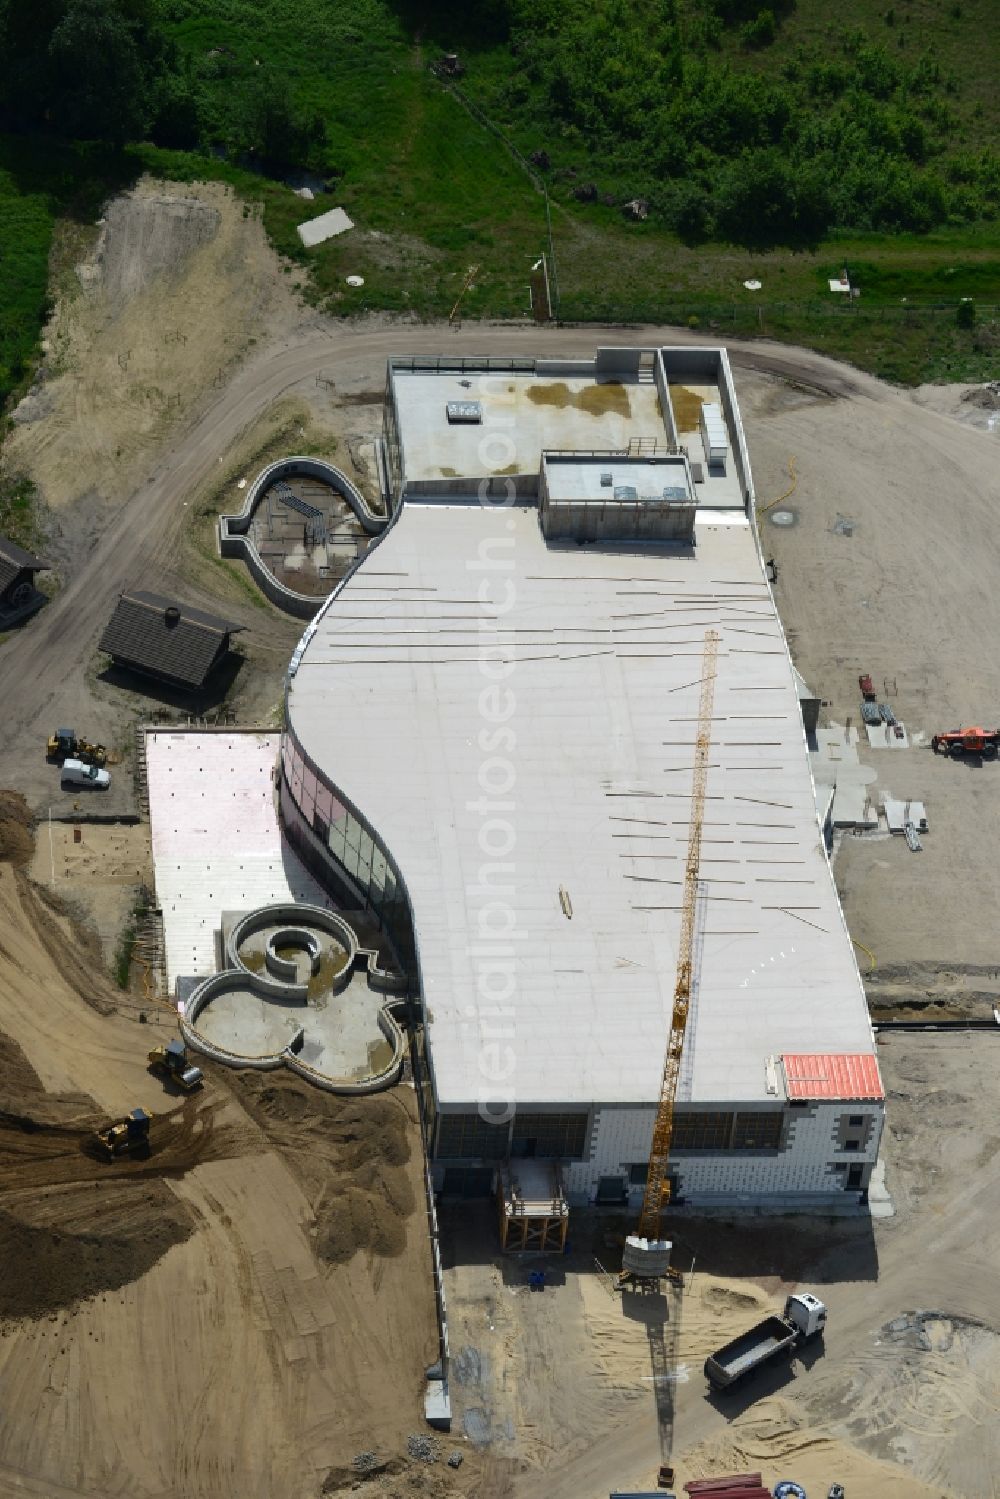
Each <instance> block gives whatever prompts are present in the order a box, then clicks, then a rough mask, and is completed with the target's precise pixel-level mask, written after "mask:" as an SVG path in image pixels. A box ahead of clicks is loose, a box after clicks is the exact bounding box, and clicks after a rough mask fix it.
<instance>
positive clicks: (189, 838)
mask: <svg viewBox="0 0 1000 1499" xmlns="http://www.w3.org/2000/svg"><path fill="white" fill-rule="evenodd" d="M278 738H279V736H278V735H277V734H256V733H242V734H240V733H231V734H228V733H227V734H219V733H211V732H205V733H198V732H197V731H190V732H178V731H175V730H163V731H161V730H156V731H153V732H150V733H148V734H147V735H146V768H147V778H148V783H149V809H150V810H149V816H150V825H151V830H152V844H153V864H154V868H155V873H156V894H157V899H158V901H159V903H160V907H161V909H162V911H163V932H164V944H165V947H166V964H167V981H168V984H169V985H170V987H171V988H172V987H173V983H174V980H175V979H176V978H177V976H178V975H180V974H198V975H200V976H202V977H207V976H208V975H209V974H210V973H214V972H215V966H216V964H215V932H216V930H217V929H218V928H219V927H221V924H222V914H223V912H224V911H253V910H256V908H257V907H258V906H268V905H274V904H276V903H277V902H280V901H287V900H297V901H306V902H308V903H310V904H311V905H319V906H323V907H325V908H326V909H330V906H331V902H330V900H329V897H328V896H327V895H326V894H325V893H324V891H323V890H322V889H321V888H320V886H319V885H318V884H317V883H316V881H315V880H314V879H313V878H312V876H311V875H310V874H308V873H307V872H306V870H305V869H304V868H303V866H302V864H301V863H300V862H299V859H298V858H297V856H296V855H295V854H294V853H293V852H292V849H291V848H290V847H289V845H288V844H287V842H286V841H285V839H284V838H283V836H282V834H281V829H280V827H279V826H278V814H277V810H276V808H275V804H274V786H273V783H272V773H273V770H274V764H275V759H276V757H277V753H278Z"/></svg>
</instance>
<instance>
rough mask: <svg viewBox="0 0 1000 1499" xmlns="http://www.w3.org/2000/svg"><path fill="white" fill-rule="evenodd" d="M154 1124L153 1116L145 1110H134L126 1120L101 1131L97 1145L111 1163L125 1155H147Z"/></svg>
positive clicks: (97, 1137) (99, 1131)
mask: <svg viewBox="0 0 1000 1499" xmlns="http://www.w3.org/2000/svg"><path fill="white" fill-rule="evenodd" d="M152 1122H153V1116H152V1114H147V1113H146V1110H145V1109H133V1110H132V1112H131V1114H128V1115H127V1116H126V1117H125V1118H124V1119H118V1120H116V1121H115V1123H114V1124H109V1125H108V1127H107V1129H99V1130H98V1131H97V1135H96V1140H97V1144H98V1146H99V1147H100V1149H101V1150H103V1151H104V1153H105V1155H106V1156H107V1157H108V1160H109V1161H116V1160H118V1159H119V1157H120V1156H123V1155H146V1154H147V1153H148V1151H149V1127H150V1125H151V1124H152Z"/></svg>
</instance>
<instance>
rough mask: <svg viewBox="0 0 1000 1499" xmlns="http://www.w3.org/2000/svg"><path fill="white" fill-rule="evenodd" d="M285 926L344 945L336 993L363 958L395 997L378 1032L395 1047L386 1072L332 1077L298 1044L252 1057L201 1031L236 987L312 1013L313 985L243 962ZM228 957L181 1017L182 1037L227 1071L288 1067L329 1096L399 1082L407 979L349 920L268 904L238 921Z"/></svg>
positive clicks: (382, 1013)
mask: <svg viewBox="0 0 1000 1499" xmlns="http://www.w3.org/2000/svg"><path fill="white" fill-rule="evenodd" d="M282 923H285V924H287V925H288V926H294V927H304V928H309V927H316V928H318V929H319V930H320V931H323V932H326V933H328V934H329V935H331V936H333V937H335V938H336V939H337V941H338V942H340V943H341V944H342V945H343V946H344V948H345V949H346V951H347V955H348V961H347V963H346V964H345V965H344V967H343V969H342V970H341V971H340V973H339V974H337V975H336V977H335V980H334V988H335V989H343V988H345V987H346V986H347V984H349V983H350V981H351V977H352V970H353V969H354V967H355V965H356V963H357V962H358V960H359V959H362V958H363V959H367V976H368V982H369V984H370V985H371V987H372V988H373V989H376V990H380V991H382V992H388V993H389V994H391V995H392V996H393V997H392V998H389V999H387V1000H386V1003H385V1004H384V1005H382V1007H381V1009H380V1010H379V1013H378V1016H377V1024H378V1028H379V1030H380V1031H381V1032H382V1034H383V1036H384V1037H385V1039H386V1040H387V1041H388V1042H389V1044H390V1046H391V1047H392V1057H391V1058H390V1060H389V1062H388V1063H387V1064H386V1066H385V1067H384V1068H382V1069H381V1071H380V1072H378V1073H373V1074H372V1075H371V1076H370V1077H365V1078H332V1077H329V1076H328V1075H327V1074H326V1073H323V1072H318V1071H317V1070H316V1068H314V1067H310V1066H309V1064H308V1062H304V1061H303V1060H302V1058H301V1057H299V1056H298V1055H297V1052H296V1048H295V1044H294V1043H292V1045H290V1046H288V1047H286V1048H285V1049H284V1050H282V1051H280V1052H275V1053H273V1054H271V1055H268V1056H246V1055H244V1054H242V1053H240V1052H235V1051H231V1050H229V1049H228V1048H226V1047H223V1046H219V1045H217V1044H216V1043H215V1042H213V1041H209V1040H208V1039H207V1037H205V1036H204V1035H202V1033H201V1031H200V1030H199V1029H198V1017H199V1015H200V1014H201V1012H202V1011H203V1010H204V1009H205V1007H206V1005H208V1004H210V1003H211V1001H212V1000H213V999H214V998H216V997H217V996H218V995H219V994H224V993H228V992H230V991H232V990H234V989H252V990H254V991H256V992H257V993H258V994H265V995H269V996H271V997H272V998H274V999H277V1000H279V1001H281V1002H282V1003H285V1004H288V1003H293V1004H300V1005H301V1006H302V1008H303V1011H304V1012H305V1013H306V1014H308V1011H307V1008H306V1006H307V1000H308V987H307V985H305V984H296V983H288V982H286V981H284V980H282V979H279V978H275V977H272V976H271V975H269V974H268V973H266V972H253V971H251V970H250V969H248V968H246V967H245V966H244V964H243V963H242V961H241V960H240V956H239V948H240V945H241V944H242V943H243V942H244V941H246V939H247V938H248V937H250V936H252V935H253V934H254V933H255V932H257V931H259V930H260V929H261V928H262V927H267V926H276V925H281V924H282ZM226 956H227V960H228V962H229V964H230V966H229V967H228V968H227V969H225V970H224V972H222V973H215V974H212V976H211V977H210V978H207V979H205V981H204V982H203V983H201V984H199V985H198V987H197V988H196V989H195V990H194V992H193V993H192V994H191V995H190V997H189V999H188V1001H187V1004H186V1006H185V1009H184V1014H183V1015H182V1016H180V1030H181V1035H182V1036H183V1037H184V1040H185V1041H186V1042H187V1043H188V1044H189V1045H190V1046H191V1047H192V1048H193V1049H194V1050H195V1051H199V1052H201V1053H202V1054H203V1055H205V1056H209V1057H212V1058H213V1059H214V1060H215V1061H217V1062H221V1063H223V1065H225V1066H227V1067H236V1068H240V1067H252V1068H256V1069H257V1070H258V1071H261V1072H267V1071H272V1070H273V1069H275V1068H277V1067H287V1068H288V1069H289V1070H290V1071H292V1072H295V1073H297V1074H298V1075H299V1076H300V1077H303V1078H305V1079H306V1080H307V1081H308V1082H311V1083H312V1084H313V1085H314V1086H315V1087H317V1088H322V1089H323V1090H324V1091H325V1092H327V1093H337V1094H359V1093H362V1094H363V1093H377V1092H380V1091H381V1090H382V1089H383V1088H388V1087H391V1086H393V1085H394V1084H395V1083H397V1082H398V1081H399V1078H400V1074H401V1073H402V1070H403V1062H404V1060H405V1057H406V1037H405V1034H404V1032H403V1030H402V1029H401V1026H400V1023H399V1020H400V1019H401V1018H402V1017H403V1014H404V1013H405V1008H406V1004H405V1001H404V1000H401V999H400V998H399V997H398V995H399V992H400V988H401V986H404V985H405V982H406V981H405V979H401V978H400V977H399V976H397V975H395V974H390V973H387V972H386V971H385V970H384V969H381V968H379V967H378V963H377V954H376V953H375V952H373V951H372V950H371V949H368V948H364V949H361V948H359V947H358V939H357V936H356V934H355V932H354V930H353V928H352V927H351V926H350V925H349V924H348V923H347V922H346V921H345V920H344V919H343V917H341V916H338V915H337V914H336V913H335V912H333V911H327V910H324V909H323V907H322V906H310V905H305V904H297V903H295V902H288V903H284V904H278V905H273V906H262V907H261V908H260V909H259V910H257V911H251V912H250V913H249V915H247V916H244V917H243V918H242V919H241V920H240V921H238V922H236V923H235V925H234V926H233V928H232V931H231V932H230V934H229V941H228V943H227V951H226Z"/></svg>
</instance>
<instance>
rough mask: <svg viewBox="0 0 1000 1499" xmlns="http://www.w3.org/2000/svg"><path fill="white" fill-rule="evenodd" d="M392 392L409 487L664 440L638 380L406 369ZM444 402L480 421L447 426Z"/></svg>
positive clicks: (521, 470) (534, 468)
mask: <svg viewBox="0 0 1000 1499" xmlns="http://www.w3.org/2000/svg"><path fill="white" fill-rule="evenodd" d="M394 390H395V397H396V409H397V412H398V417H399V434H400V440H401V445H402V449H403V453H404V457H405V468H406V477H407V479H410V480H414V479H417V480H419V479H455V478H468V477H470V476H480V475H484V474H537V472H538V470H539V467H540V466H541V458H542V452H543V450H548V451H558V450H563V451H576V452H589V451H596V450H599V451H605V450H615V451H619V452H624V451H627V449H628V445H629V440H630V439H631V438H634V437H642V438H649V439H651V440H653V441H656V442H659V443H660V444H661V445H664V444H665V443H666V441H667V434H666V429H665V427H664V425H663V417H662V416H661V414H660V410H659V406H658V400H657V393H656V386H655V385H650V384H644V383H640V382H639V381H621V382H620V381H617V380H615V381H611V380H606V381H600V382H598V381H595V380H594V379H593V378H590V379H583V378H579V377H574V376H570V375H567V376H561V375H556V376H550V375H534V374H513V373H511V374H507V373H503V374H500V373H498V372H497V371H495V370H493V371H490V372H489V373H488V374H487V373H486V372H482V373H480V372H475V371H472V372H469V373H466V374H462V373H461V372H460V371H458V370H456V371H455V372H454V373H453V374H435V375H434V376H433V377H432V378H430V377H428V376H427V375H425V374H420V373H415V372H409V371H405V370H404V371H396V373H395V375H394ZM449 401H478V402H479V404H480V406H481V408H482V418H483V419H482V422H481V423H478V424H477V423H470V424H468V425H454V424H449V422H448V418H447V410H446V408H447V405H448V403H449ZM698 498H699V501H700V502H703V503H705V504H710V503H712V501H711V500H710V499H709V496H708V495H707V494H701V493H700V494H699V497H698Z"/></svg>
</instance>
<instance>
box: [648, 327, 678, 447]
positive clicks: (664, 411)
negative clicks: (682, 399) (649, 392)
mask: <svg viewBox="0 0 1000 1499" xmlns="http://www.w3.org/2000/svg"><path fill="white" fill-rule="evenodd" d="M653 379H654V380H655V382H656V393H657V395H658V396H659V398H660V413H661V415H662V417H663V426H664V429H665V431H666V434H667V442H668V443H670V444H671V445H676V443H677V442H678V440H679V439H678V436H677V418H676V417H675V416H674V403H673V401H672V400H671V399H670V382H669V380H668V379H667V372H666V369H665V368H664V365H663V350H662V349H657V351H656V359H655V360H654V362H653Z"/></svg>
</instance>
